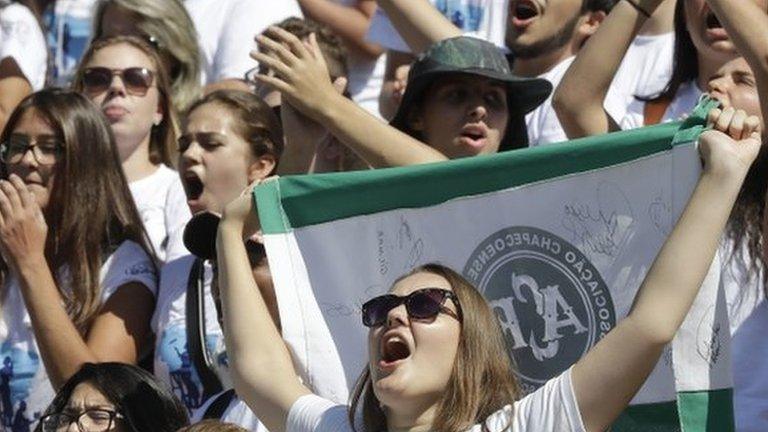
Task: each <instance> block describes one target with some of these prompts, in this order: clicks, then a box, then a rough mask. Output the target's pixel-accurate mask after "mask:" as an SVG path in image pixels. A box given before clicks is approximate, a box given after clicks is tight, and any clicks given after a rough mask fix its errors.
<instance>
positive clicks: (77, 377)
mask: <svg viewBox="0 0 768 432" xmlns="http://www.w3.org/2000/svg"><path fill="white" fill-rule="evenodd" d="M86 382H87V383H89V384H91V385H92V386H94V387H96V388H97V389H98V390H99V391H100V392H101V393H102V394H103V395H104V397H106V399H107V400H109V401H110V402H112V403H113V404H115V408H116V409H117V411H118V412H119V413H120V414H122V415H123V417H124V420H123V422H124V425H125V428H126V430H128V431H130V432H176V431H177V430H178V429H179V428H181V427H184V426H187V425H188V424H189V418H188V417H187V410H186V408H185V407H184V404H182V403H181V401H179V400H178V399H177V398H176V396H174V394H173V393H172V392H171V391H170V390H168V389H167V388H166V387H165V386H164V385H162V384H160V383H159V382H158V381H157V380H156V379H155V377H154V376H152V375H151V374H150V373H148V372H147V371H145V370H144V369H141V368H139V367H137V366H133V365H129V364H125V363H110V362H107V363H86V364H84V365H83V366H82V367H81V368H80V370H79V371H77V372H76V373H75V374H74V375H72V377H71V378H70V379H69V380H67V382H66V383H65V384H64V386H63V387H62V388H61V390H59V392H58V393H57V394H56V397H54V398H53V402H51V404H50V405H49V406H48V408H47V409H46V410H45V415H48V414H55V413H60V412H62V411H63V410H64V408H65V407H66V406H67V403H68V402H69V398H70V397H71V396H72V392H73V391H74V390H75V387H77V385H78V384H81V383H86ZM41 427H42V426H41V425H40V423H38V425H37V427H36V428H35V431H36V432H40V431H41Z"/></svg>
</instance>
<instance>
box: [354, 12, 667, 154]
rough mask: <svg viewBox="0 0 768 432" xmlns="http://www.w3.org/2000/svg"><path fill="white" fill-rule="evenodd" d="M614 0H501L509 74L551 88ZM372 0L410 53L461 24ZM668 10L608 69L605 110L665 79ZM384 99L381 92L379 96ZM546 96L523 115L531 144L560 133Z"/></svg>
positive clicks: (563, 137)
mask: <svg viewBox="0 0 768 432" xmlns="http://www.w3.org/2000/svg"><path fill="white" fill-rule="evenodd" d="M431 1H432V2H433V3H439V2H440V1H441V0H431ZM617 1H618V0H509V3H508V6H507V8H505V9H504V11H506V12H507V19H506V34H505V35H504V44H505V45H506V47H507V49H509V51H510V54H511V59H510V61H511V62H512V63H513V72H514V73H515V74H516V75H520V76H526V77H541V78H545V79H547V80H549V81H550V82H551V83H552V84H553V85H554V86H557V84H558V83H559V82H560V80H561V79H562V77H563V75H564V74H565V71H566V70H567V69H568V67H569V66H570V64H571V63H572V62H573V59H574V58H575V56H576V54H577V53H578V51H579V49H580V48H581V46H582V45H583V44H584V43H586V41H587V39H588V38H589V36H591V35H592V34H594V32H595V31H597V28H598V27H599V25H600V23H601V22H602V21H603V19H604V18H605V17H606V15H607V14H608V13H609V12H610V10H611V8H612V7H613V5H614V4H615V3H616V2H617ZM443 3H444V2H443ZM473 3H475V4H477V3H478V2H473ZM378 4H379V7H380V8H381V9H383V10H384V11H385V12H386V14H387V15H388V17H389V18H390V19H391V20H392V23H393V24H394V27H395V28H397V30H398V32H399V33H400V35H401V36H403V39H405V41H406V42H407V43H408V46H409V47H410V49H411V50H412V51H414V52H421V51H423V50H424V49H426V47H428V46H429V45H431V44H432V43H434V42H436V41H439V40H442V39H446V38H449V37H453V36H458V35H460V34H462V30H460V29H459V28H457V27H456V26H455V25H454V23H452V22H451V21H449V20H448V19H446V18H445V17H444V16H443V14H441V13H440V11H439V10H438V9H437V8H435V7H433V6H432V4H430V0H378ZM480 4H481V5H482V4H485V5H487V7H488V8H494V5H495V6H496V7H495V9H490V11H491V12H494V13H496V14H499V13H500V9H499V7H498V0H485V1H484V2H480ZM480 7H482V6H480ZM673 11H674V0H668V1H667V2H666V3H665V5H664V6H662V7H661V8H660V9H659V10H658V11H657V13H656V14H654V19H652V20H650V21H649V22H648V24H646V26H645V27H644V28H643V31H642V32H641V36H639V37H638V38H637V40H636V41H635V43H633V46H632V47H631V48H630V51H629V53H628V54H627V56H626V58H625V61H624V63H623V65H622V68H621V69H620V70H619V72H618V73H617V74H616V78H615V79H614V84H613V85H612V88H611V94H610V95H609V97H608V98H607V99H606V105H608V106H606V109H608V110H609V111H610V110H611V106H616V105H612V104H629V103H631V102H632V100H633V99H634V97H635V96H647V95H652V94H655V93H657V92H659V91H661V90H662V88H663V87H664V85H666V83H667V80H668V78H669V76H670V74H671V70H672V49H673V45H674V40H673V35H672V33H671V28H672V15H673ZM377 18H378V17H375V18H374V23H373V24H372V26H371V31H370V32H369V38H370V39H371V40H373V41H376V42H379V41H380V40H381V39H382V36H381V35H377V34H376V29H377V23H376V19H377ZM380 19H381V18H380ZM482 19H487V20H490V21H493V20H494V19H498V17H493V16H491V15H490V14H489V13H488V12H486V13H484V14H482ZM476 35H477V36H479V37H489V40H491V41H492V42H495V43H497V44H498V41H497V40H494V39H496V37H498V36H497V35H496V37H494V35H484V34H482V33H476ZM387 47H388V48H389V47H390V46H387ZM398 58H399V59H400V60H401V61H404V60H407V58H405V59H403V58H402V56H398ZM397 66H399V65H396V64H391V62H390V64H389V65H388V67H387V72H388V75H389V76H386V75H385V80H386V79H388V78H389V79H390V81H389V83H391V82H392V81H391V80H392V79H393V77H394V73H395V71H397ZM401 78H402V77H401ZM395 87H398V90H399V88H400V87H402V83H400V84H399V85H398V84H395ZM391 89H392V86H391V85H390V86H386V85H385V89H384V92H386V91H387V90H391ZM387 97H389V96H388V95H387V94H384V95H383V96H382V99H386V98H387ZM551 102H552V101H551V98H550V99H547V101H545V102H544V103H543V104H542V105H541V106H540V107H539V108H537V109H536V110H534V111H533V112H532V113H530V114H528V115H527V116H526V127H527V129H528V143H529V145H531V146H536V145H542V144H547V143H553V142H559V141H565V140H566V139H567V138H566V135H565V132H564V131H563V129H562V127H561V126H560V123H559V121H558V120H557V116H556V114H555V111H554V110H553V109H552V104H551ZM521 144H524V143H521ZM521 146H522V145H521Z"/></svg>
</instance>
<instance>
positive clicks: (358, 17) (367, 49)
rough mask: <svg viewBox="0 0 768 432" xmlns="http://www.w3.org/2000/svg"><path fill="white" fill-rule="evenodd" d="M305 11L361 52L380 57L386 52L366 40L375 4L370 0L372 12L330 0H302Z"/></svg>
mask: <svg viewBox="0 0 768 432" xmlns="http://www.w3.org/2000/svg"><path fill="white" fill-rule="evenodd" d="M299 3H300V4H301V8H302V10H303V11H304V13H305V14H306V15H307V16H308V17H309V18H312V19H313V20H315V21H317V22H320V23H323V24H325V25H327V26H328V27H330V28H331V29H332V30H333V31H334V32H335V33H336V34H338V35H339V36H341V37H342V38H343V39H344V40H346V41H347V42H348V43H350V44H351V45H352V46H353V47H354V48H355V49H357V50H358V51H359V52H362V53H364V54H366V55H368V56H370V57H378V56H379V55H380V54H381V53H383V52H384V50H383V48H381V46H379V45H377V44H372V43H368V42H366V41H365V35H366V33H367V32H368V26H369V25H370V20H371V16H372V14H373V11H374V10H375V4H374V3H373V2H370V3H371V5H370V7H369V8H370V10H371V12H370V13H366V11H363V10H361V9H360V8H359V7H354V6H344V5H341V4H337V3H334V2H333V1H330V0H300V1H299Z"/></svg>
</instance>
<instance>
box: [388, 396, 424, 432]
mask: <svg viewBox="0 0 768 432" xmlns="http://www.w3.org/2000/svg"><path fill="white" fill-rule="evenodd" d="M384 409H385V411H386V413H387V431H388V432H428V431H431V430H432V425H433V424H434V421H435V412H436V411H437V404H436V403H433V404H431V405H422V404H419V403H416V404H413V403H411V404H408V405H405V404H404V405H399V406H397V408H392V407H385V408H384Z"/></svg>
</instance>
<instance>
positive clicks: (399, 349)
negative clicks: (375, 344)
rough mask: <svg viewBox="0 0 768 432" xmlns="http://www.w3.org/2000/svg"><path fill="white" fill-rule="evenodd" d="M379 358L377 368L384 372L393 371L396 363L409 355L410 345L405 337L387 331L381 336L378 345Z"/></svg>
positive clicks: (398, 363)
mask: <svg viewBox="0 0 768 432" xmlns="http://www.w3.org/2000/svg"><path fill="white" fill-rule="evenodd" d="M379 352H380V353H381V359H380V360H379V364H378V367H379V370H380V371H381V372H384V373H389V372H392V371H394V370H395V369H396V368H397V366H398V365H400V364H401V363H402V362H403V361H404V360H406V359H407V358H408V357H410V356H411V347H410V346H409V345H408V342H406V340H405V338H403V337H402V336H400V335H399V334H397V333H395V332H387V333H386V334H384V336H383V337H382V338H381V346H380V347H379Z"/></svg>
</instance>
